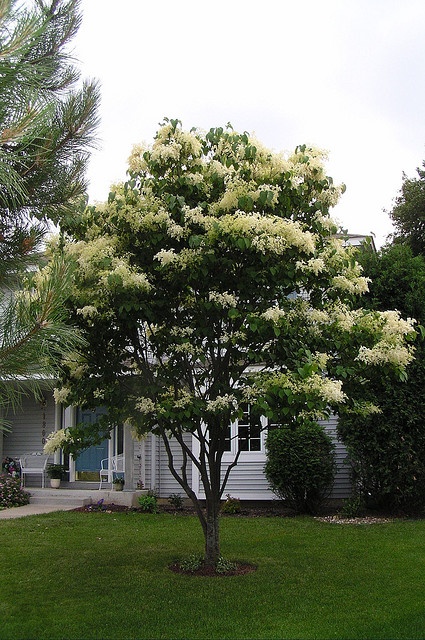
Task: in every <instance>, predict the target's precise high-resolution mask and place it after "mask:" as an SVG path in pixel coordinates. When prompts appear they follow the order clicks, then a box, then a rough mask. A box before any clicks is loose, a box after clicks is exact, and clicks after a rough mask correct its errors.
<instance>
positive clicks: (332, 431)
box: [323, 416, 351, 500]
mask: <svg viewBox="0 0 425 640" xmlns="http://www.w3.org/2000/svg"><path fill="white" fill-rule="evenodd" d="M323 424H324V426H325V431H326V433H327V434H328V435H330V436H331V438H332V439H333V441H334V443H335V460H336V467H337V471H336V474H335V482H334V486H333V490H332V493H331V498H335V499H339V500H341V499H343V498H349V497H350V495H351V481H350V465H349V464H348V463H347V449H346V448H345V446H344V445H343V444H342V442H341V441H340V440H338V435H337V424H338V416H332V417H331V418H330V419H329V420H328V421H327V422H326V423H323Z"/></svg>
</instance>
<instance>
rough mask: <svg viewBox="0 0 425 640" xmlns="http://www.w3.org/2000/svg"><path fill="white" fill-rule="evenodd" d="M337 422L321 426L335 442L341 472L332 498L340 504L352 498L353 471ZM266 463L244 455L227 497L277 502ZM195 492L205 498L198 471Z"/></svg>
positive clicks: (256, 456) (233, 473)
mask: <svg viewBox="0 0 425 640" xmlns="http://www.w3.org/2000/svg"><path fill="white" fill-rule="evenodd" d="M337 422H338V418H337V416H333V417H331V418H330V419H329V420H328V421H326V422H322V423H321V424H322V425H323V426H324V428H325V431H326V432H327V433H328V434H329V435H330V436H331V438H332V439H333V440H334V442H335V457H336V466H337V472H336V475H335V482H334V486H333V489H332V493H331V495H330V497H331V498H333V499H339V500H340V499H343V498H348V497H349V496H350V495H351V484H350V467H349V465H348V464H347V463H346V458H347V451H346V449H345V447H344V445H343V444H342V443H341V442H340V441H339V440H338V438H337V432H336V426H337ZM265 463H266V454H265V453H262V454H260V453H254V454H252V456H251V459H250V454H247V453H244V454H243V455H242V456H241V459H240V460H239V462H238V464H237V465H236V467H234V468H233V469H232V471H231V472H230V476H229V479H228V482H227V485H226V488H225V491H224V495H226V494H227V493H229V494H230V495H231V496H232V497H234V498H240V499H241V500H273V499H276V495H275V494H274V493H273V492H272V491H271V490H270V487H269V485H268V482H267V480H266V476H265V474H264V465H265ZM223 466H224V470H223V472H222V477H223V476H224V472H225V470H226V467H225V463H224V464H223ZM194 490H195V491H196V492H197V494H198V496H199V497H200V498H204V497H205V494H204V491H203V487H202V483H201V479H200V477H199V474H197V473H196V471H195V472H194ZM223 497H224V496H223Z"/></svg>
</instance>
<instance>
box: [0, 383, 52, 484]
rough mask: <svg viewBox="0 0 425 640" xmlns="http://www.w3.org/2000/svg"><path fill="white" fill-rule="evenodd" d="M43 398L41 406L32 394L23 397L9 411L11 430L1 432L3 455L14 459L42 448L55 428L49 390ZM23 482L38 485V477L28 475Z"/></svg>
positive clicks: (8, 418)
mask: <svg viewBox="0 0 425 640" xmlns="http://www.w3.org/2000/svg"><path fill="white" fill-rule="evenodd" d="M45 400H46V405H45V406H44V407H43V406H42V404H41V403H40V402H37V401H36V400H35V399H34V398H33V397H32V396H29V397H25V398H23V400H22V405H21V407H19V408H18V409H17V410H16V412H15V413H11V412H9V414H8V415H7V420H8V421H9V422H10V423H11V431H10V432H7V433H4V434H3V457H10V458H15V460H16V459H19V458H20V457H21V456H22V455H24V454H26V453H33V452H35V451H42V450H43V446H44V442H45V438H46V437H47V436H48V435H49V433H51V432H52V431H54V428H55V402H54V399H53V396H52V395H51V394H50V392H46V393H45ZM0 437H1V436H0ZM51 462H53V456H52V457H51ZM25 484H26V486H28V487H30V486H40V477H39V476H37V477H32V476H28V477H27V478H26V479H25Z"/></svg>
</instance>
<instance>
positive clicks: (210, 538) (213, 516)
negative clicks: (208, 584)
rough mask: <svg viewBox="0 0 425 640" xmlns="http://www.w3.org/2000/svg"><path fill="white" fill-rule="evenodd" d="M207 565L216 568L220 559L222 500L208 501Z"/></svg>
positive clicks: (212, 499) (211, 499) (206, 529)
mask: <svg viewBox="0 0 425 640" xmlns="http://www.w3.org/2000/svg"><path fill="white" fill-rule="evenodd" d="M204 533H205V564H206V565H208V566H213V567H215V566H216V564H217V561H218V559H219V557H220V500H218V501H217V500H216V499H214V497H212V498H209V499H207V501H206V528H205V530H204Z"/></svg>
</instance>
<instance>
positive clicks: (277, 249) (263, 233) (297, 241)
mask: <svg viewBox="0 0 425 640" xmlns="http://www.w3.org/2000/svg"><path fill="white" fill-rule="evenodd" d="M217 227H218V229H219V231H220V232H221V233H223V234H225V235H230V236H235V237H247V238H250V239H251V242H252V245H253V247H255V248H256V249H257V250H258V251H261V252H262V253H266V251H270V252H272V253H275V254H277V255H281V254H282V253H284V251H285V250H286V249H287V248H288V247H296V248H297V249H299V250H300V251H304V252H305V253H313V252H314V248H315V241H314V235H313V234H312V233H311V232H310V231H303V229H302V228H301V225H300V224H299V223H298V222H293V221H292V220H286V219H283V218H279V217H278V216H261V215H260V214H258V213H252V214H248V213H245V212H244V211H237V212H236V213H235V214H233V215H225V216H223V217H222V218H220V219H219V221H218V222H217Z"/></svg>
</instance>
